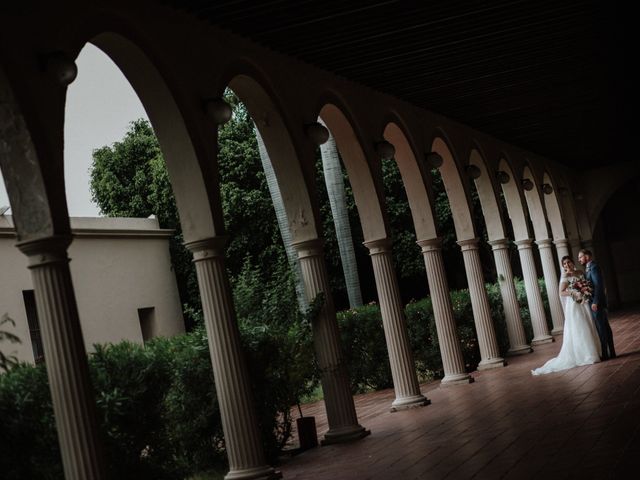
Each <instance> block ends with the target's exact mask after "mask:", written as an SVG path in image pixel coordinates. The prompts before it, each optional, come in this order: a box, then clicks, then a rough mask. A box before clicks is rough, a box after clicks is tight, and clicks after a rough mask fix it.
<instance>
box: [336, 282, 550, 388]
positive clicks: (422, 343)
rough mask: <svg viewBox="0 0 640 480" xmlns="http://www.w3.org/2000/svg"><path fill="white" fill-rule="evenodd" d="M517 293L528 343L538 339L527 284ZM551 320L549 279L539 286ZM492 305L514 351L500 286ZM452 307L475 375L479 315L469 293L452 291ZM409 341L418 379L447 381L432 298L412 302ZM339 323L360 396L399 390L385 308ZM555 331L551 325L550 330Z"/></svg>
mask: <svg viewBox="0 0 640 480" xmlns="http://www.w3.org/2000/svg"><path fill="white" fill-rule="evenodd" d="M514 282H515V286H516V294H517V298H518V302H519V303H520V309H521V310H520V313H521V316H522V320H523V323H524V328H525V333H526V335H527V340H528V341H531V338H532V337H533V333H532V329H531V317H530V315H529V309H528V307H527V298H526V293H525V289H524V283H523V281H522V280H519V279H514ZM539 288H540V291H541V293H542V298H543V303H544V307H545V310H546V313H547V319H550V318H551V316H550V312H549V304H548V301H547V295H546V291H545V289H544V280H542V279H541V280H540V281H539ZM486 289H487V296H488V298H489V306H490V309H491V314H492V318H493V322H494V326H495V329H496V337H497V340H498V346H499V348H500V351H501V354H502V355H505V354H506V352H507V350H508V348H509V338H508V336H507V327H506V323H505V318H504V310H503V307H502V298H501V296H500V289H499V287H498V285H497V284H487V285H486ZM450 295H451V304H452V306H453V314H454V318H455V321H456V325H457V328H458V338H459V340H460V344H461V347H462V354H463V357H464V361H465V367H466V368H467V370H468V371H472V370H475V369H476V367H477V365H478V363H479V362H480V351H479V347H478V340H477V336H476V331H475V325H474V321H473V311H472V308H471V299H470V296H469V291H468V290H457V291H452V292H451V293H450ZM405 315H406V319H407V330H408V332H409V342H410V343H411V348H412V350H413V355H414V359H415V362H416V369H417V372H418V377H419V379H420V380H421V381H426V380H431V379H434V378H441V377H442V376H443V375H444V372H443V369H442V360H441V357H440V347H439V345H438V336H437V333H436V326H435V320H434V317H433V307H432V305H431V298H430V297H427V298H424V299H422V300H419V301H412V302H411V303H409V304H408V305H407V306H406V307H405ZM338 324H339V326H340V332H341V335H342V345H343V346H344V349H345V357H346V362H347V364H348V367H349V373H350V378H351V389H352V391H353V392H354V393H361V392H366V391H370V390H377V389H381V388H388V387H391V386H392V385H393V382H392V379H391V369H390V367H389V357H388V354H387V348H386V343H385V338H384V330H383V327H382V317H381V314H380V308H379V307H378V306H377V305H376V304H369V305H365V306H363V307H359V308H356V309H351V310H347V311H345V312H339V313H338ZM549 326H551V325H549Z"/></svg>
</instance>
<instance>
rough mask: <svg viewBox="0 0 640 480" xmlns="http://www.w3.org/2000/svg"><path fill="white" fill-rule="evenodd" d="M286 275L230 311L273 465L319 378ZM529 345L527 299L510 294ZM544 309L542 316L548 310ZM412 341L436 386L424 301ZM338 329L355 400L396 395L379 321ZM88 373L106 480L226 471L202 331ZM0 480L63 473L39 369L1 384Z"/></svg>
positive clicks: (375, 316)
mask: <svg viewBox="0 0 640 480" xmlns="http://www.w3.org/2000/svg"><path fill="white" fill-rule="evenodd" d="M289 280H290V279H288V278H287V277H286V275H283V276H282V277H280V278H279V279H278V280H276V282H278V284H276V285H273V284H270V285H265V284H264V283H262V282H261V278H260V276H259V275H257V274H256V273H255V272H253V273H252V272H251V271H247V272H245V273H244V274H243V277H242V278H241V279H239V280H238V282H237V285H239V288H236V289H235V295H236V297H235V301H236V306H237V311H238V316H239V318H240V320H239V325H240V333H241V339H242V343H243V347H244V349H243V350H244V352H245V353H244V354H245V355H246V361H247V364H248V366H249V370H250V374H251V378H252V387H253V394H254V398H255V406H256V411H257V414H258V422H259V425H260V431H261V434H262V439H263V444H264V446H265V450H266V452H267V455H268V457H269V459H270V461H275V457H276V456H277V454H278V453H279V451H280V450H281V448H282V447H283V446H284V443H285V442H286V440H287V439H288V438H289V435H290V433H291V430H290V429H291V417H290V406H291V405H294V404H295V403H296V402H297V401H298V400H299V399H300V398H301V397H302V396H304V395H305V394H306V393H308V392H310V391H311V390H313V388H314V387H315V385H316V384H317V376H316V371H315V364H314V361H313V356H314V355H313V353H312V340H311V328H310V323H311V319H312V318H313V317H314V316H315V314H316V313H317V311H318V308H319V306H320V305H321V301H322V299H321V298H320V299H318V301H317V302H315V304H314V306H313V308H312V309H311V310H310V312H308V314H306V315H300V314H299V313H298V312H297V308H296V307H295V293H293V290H292V288H291V284H290V283H289ZM516 287H517V292H518V299H519V300H520V304H521V305H523V307H522V316H523V320H524V322H525V328H526V330H527V335H528V337H529V338H531V326H530V320H529V314H528V311H527V309H526V296H525V293H524V288H523V285H522V282H521V281H517V282H516ZM541 290H542V291H543V298H544V299H545V307H546V308H547V316H549V315H548V305H547V302H546V295H544V289H543V288H542V284H541ZM487 292H488V296H489V302H490V304H491V305H490V306H491V311H492V312H493V316H494V321H495V325H496V332H497V336H498V342H499V344H500V348H501V349H502V351H503V353H504V352H505V350H506V348H507V347H508V343H507V335H506V328H505V324H504V315H503V311H502V304H501V299H500V294H499V290H498V288H497V286H495V285H487ZM451 300H452V304H453V310H454V315H455V320H456V324H457V326H458V334H459V338H460V342H461V346H462V351H463V355H464V358H465V364H466V367H467V369H468V370H473V369H474V368H475V367H476V365H477V363H478V361H479V360H480V357H479V352H478V345H477V340H476V335H475V327H474V324H473V315H472V310H471V303H470V300H469V293H468V291H466V290H460V291H455V292H451ZM406 318H407V325H408V331H409V339H410V342H411V345H412V348H413V352H414V357H415V360H416V367H417V370H418V372H419V376H420V378H421V379H422V380H426V379H431V378H438V377H441V376H442V374H443V372H442V364H441V360H440V352H439V347H438V339H437V335H436V330H435V323H434V319H433V309H432V307H431V299H430V298H426V299H423V300H420V301H417V302H412V303H410V304H409V305H407V307H406ZM338 322H339V326H340V330H341V335H342V341H343V345H344V347H345V354H346V362H347V364H348V367H349V370H350V374H351V381H352V389H353V391H354V392H362V391H368V390H372V389H381V388H387V387H390V386H392V381H391V372H390V369H389V361H388V356H387V349H386V344H385V339H384V332H383V328H382V319H381V316H380V309H379V307H378V306H377V305H375V304H370V305H365V306H363V307H360V308H358V309H353V310H348V311H345V312H340V313H339V314H338ZM89 367H90V374H91V378H92V382H93V385H94V390H95V392H96V400H97V407H98V417H99V420H100V432H101V435H102V437H103V442H104V445H105V447H106V455H107V463H108V469H109V472H108V473H109V476H110V478H136V479H155V480H163V479H176V478H185V477H187V476H189V475H192V474H193V473H196V472H201V471H205V470H209V469H212V468H218V469H219V468H220V466H221V465H224V464H225V462H226V456H225V448H224V437H223V434H222V426H221V420H220V412H219V408H218V403H217V399H216V393H215V381H214V378H213V373H212V368H211V361H210V356H209V349H208V344H207V336H206V333H205V331H204V328H203V327H199V328H197V329H196V330H194V331H193V332H191V333H188V334H184V335H180V336H177V337H173V338H170V339H166V338H158V339H155V340H153V341H152V342H149V343H148V344H147V345H145V346H141V345H138V344H133V343H129V342H121V343H119V344H115V345H106V346H97V347H96V351H95V353H93V354H91V355H90V356H89ZM0 472H2V475H1V476H2V478H3V479H5V480H22V479H27V478H28V479H32V480H39V479H47V480H48V479H60V478H62V476H63V474H62V467H61V461H60V452H59V449H58V442H57V437H56V433H55V425H54V420H53V410H52V406H51V397H50V393H49V388H48V380H47V376H46V371H45V368H44V365H43V364H41V365H38V366H31V365H24V364H21V365H18V366H16V367H13V368H11V369H10V370H9V371H8V372H7V373H6V374H4V375H0Z"/></svg>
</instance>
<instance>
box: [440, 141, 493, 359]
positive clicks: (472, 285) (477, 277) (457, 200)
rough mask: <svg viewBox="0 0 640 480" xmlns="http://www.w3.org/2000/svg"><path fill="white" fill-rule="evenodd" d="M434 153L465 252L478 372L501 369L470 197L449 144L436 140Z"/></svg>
mask: <svg viewBox="0 0 640 480" xmlns="http://www.w3.org/2000/svg"><path fill="white" fill-rule="evenodd" d="M431 151H432V152H434V153H436V154H437V155H438V157H439V159H438V163H440V165H439V173H440V175H441V177H442V182H443V184H444V189H445V192H446V197H447V200H448V203H449V208H450V211H451V213H450V217H451V221H453V224H454V227H455V232H456V237H457V243H458V245H460V247H461V250H462V257H463V261H464V271H465V274H466V279H467V285H468V288H469V294H470V297H471V307H472V309H473V314H474V323H475V327H476V333H477V336H478V345H479V348H480V357H481V358H482V360H481V361H480V363H479V365H478V368H479V369H486V368H496V367H501V366H504V360H503V359H502V357H500V351H499V348H498V342H497V338H496V333H495V326H494V324H493V319H492V317H491V311H490V308H489V299H488V297H487V292H486V289H485V281H484V275H483V272H482V262H481V260H480V252H479V249H480V246H479V243H480V239H478V237H477V230H476V228H475V226H474V222H473V218H472V216H471V209H470V199H469V195H468V193H467V190H466V189H465V188H464V185H463V182H462V177H461V175H460V170H459V168H458V164H457V162H456V160H455V159H454V157H453V154H452V152H451V150H450V148H449V146H448V145H447V143H446V141H445V140H444V139H443V138H442V137H440V136H437V137H436V138H435V139H434V140H433V141H432V143H431ZM433 173H434V180H435V179H437V175H436V174H435V173H436V172H433ZM445 217H446V214H445Z"/></svg>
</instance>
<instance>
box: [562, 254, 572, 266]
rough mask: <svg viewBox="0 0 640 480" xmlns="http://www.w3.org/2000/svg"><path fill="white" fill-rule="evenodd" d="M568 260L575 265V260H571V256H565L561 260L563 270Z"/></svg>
mask: <svg viewBox="0 0 640 480" xmlns="http://www.w3.org/2000/svg"><path fill="white" fill-rule="evenodd" d="M567 260H569V261H570V262H571V263H573V258H571V257H570V256H569V255H565V256H564V257H562V258H561V259H560V266H562V268H564V262H566V261H567Z"/></svg>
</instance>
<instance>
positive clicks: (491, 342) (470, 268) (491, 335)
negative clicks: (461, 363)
mask: <svg viewBox="0 0 640 480" xmlns="http://www.w3.org/2000/svg"><path fill="white" fill-rule="evenodd" d="M458 245H460V248H461V249H462V257H463V259H464V269H465V271H466V273H467V283H468V284H469V296H470V297H471V308H472V310H473V321H474V323H475V325H476V333H477V335H478V345H479V346H480V358H481V360H480V363H479V364H478V370H486V369H489V368H497V367H504V365H505V363H504V359H503V358H502V357H501V356H500V351H499V350H498V341H497V340H496V332H495V329H494V327H493V320H492V319H491V310H490V309H489V298H488V297H487V291H486V290H485V289H484V275H483V274H482V265H481V263H480V252H479V251H478V239H477V238H473V239H470V240H462V241H460V242H458Z"/></svg>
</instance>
